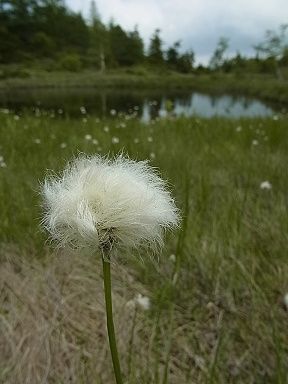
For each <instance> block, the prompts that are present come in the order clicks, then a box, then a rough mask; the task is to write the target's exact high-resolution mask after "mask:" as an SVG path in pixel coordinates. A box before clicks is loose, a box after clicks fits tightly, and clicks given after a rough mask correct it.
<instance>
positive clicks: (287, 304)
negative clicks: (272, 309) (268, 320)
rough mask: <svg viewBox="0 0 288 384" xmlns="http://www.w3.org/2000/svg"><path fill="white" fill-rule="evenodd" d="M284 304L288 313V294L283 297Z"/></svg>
mask: <svg viewBox="0 0 288 384" xmlns="http://www.w3.org/2000/svg"><path fill="white" fill-rule="evenodd" d="M283 304H284V306H285V309H286V310H287V311H288V293H286V294H285V295H284V297H283Z"/></svg>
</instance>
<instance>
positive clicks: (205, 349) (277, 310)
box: [0, 113, 288, 384]
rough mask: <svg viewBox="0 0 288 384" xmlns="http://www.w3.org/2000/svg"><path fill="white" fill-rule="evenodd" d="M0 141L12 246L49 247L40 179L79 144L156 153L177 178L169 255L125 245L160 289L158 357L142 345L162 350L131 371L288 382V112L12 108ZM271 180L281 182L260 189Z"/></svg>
mask: <svg viewBox="0 0 288 384" xmlns="http://www.w3.org/2000/svg"><path fill="white" fill-rule="evenodd" d="M120 123H122V125H120ZM239 126H241V130H240V131H239V129H238V130H237V129H236V128H237V127H239ZM104 127H109V131H108V132H105V130H104ZM85 135H91V136H92V138H93V139H97V140H98V142H99V144H93V142H92V140H87V139H86V138H85ZM112 137H118V138H119V143H117V144H112ZM135 138H138V139H139V143H138V144H136V143H134V140H135ZM151 138H152V139H153V141H151ZM35 140H36V142H35ZM253 140H257V143H258V144H257V145H253ZM0 143H1V146H0V155H1V156H3V158H4V161H5V163H6V165H7V166H6V167H2V168H0V233H1V238H0V241H1V245H2V252H3V254H4V249H5V247H7V246H13V247H14V248H15V249H17V252H18V253H20V255H21V254H23V255H24V254H25V255H29V254H31V258H35V257H37V258H38V259H41V255H43V253H44V252H46V249H47V246H48V245H47V243H45V240H46V234H44V233H43V232H42V231H41V230H40V227H39V220H40V217H41V208H40V204H41V198H40V195H39V183H40V182H41V181H43V178H44V176H45V174H46V172H47V169H48V170H49V169H50V170H54V171H59V170H61V169H62V167H63V165H64V164H65V163H66V162H67V161H68V160H69V159H71V157H72V156H74V155H77V153H79V152H84V153H87V154H94V153H100V154H107V153H110V154H111V155H113V154H115V153H118V152H119V151H120V150H124V152H126V153H128V154H129V155H130V156H131V157H133V158H135V159H138V160H142V159H146V158H151V157H152V159H151V163H152V164H153V165H155V166H156V167H158V168H159V169H160V171H161V175H162V176H163V177H164V178H165V179H167V180H168V181H169V183H170V186H171V189H172V191H173V194H174V196H175V198H176V200H177V204H178V206H179V207H180V208H181V210H182V212H183V227H182V230H180V231H179V233H177V234H168V236H167V242H166V247H165V249H164V251H163V253H162V255H161V257H160V260H159V262H158V261H155V260H154V259H153V258H152V259H151V258H149V257H148V258H147V257H146V256H145V254H143V255H142V259H144V260H145V261H144V262H143V261H141V259H139V258H138V257H137V258H135V257H129V255H128V256H126V257H124V256H123V263H126V264H127V268H129V269H131V270H133V271H134V273H135V279H136V280H137V281H138V282H139V284H141V286H143V287H145V290H146V291H147V292H148V293H149V296H150V297H151V301H152V307H151V310H150V311H148V312H147V314H145V317H146V318H145V319H144V320H143V324H142V325H143V328H145V327H148V329H149V338H150V339H149V340H150V341H149V342H151V343H152V346H153V348H152V349H153V358H152V357H151V356H152V355H149V356H148V352H149V351H148V348H147V351H146V350H145V351H143V352H145V353H146V352H147V361H148V360H149V359H151V361H150V360H149V364H148V365H149V367H150V368H149V372H148V371H147V372H146V371H145V369H144V368H145V367H146V362H145V364H144V362H143V361H138V360H137V353H136V354H135V356H134V355H132V361H130V363H129V364H130V366H132V368H131V372H132V373H131V375H130V376H131V380H130V381H129V383H131V384H132V383H134V382H135V383H136V378H135V381H133V372H134V370H135V369H136V368H135V367H136V366H138V367H139V366H141V367H142V368H143V371H142V378H141V380H140V382H141V383H157V384H158V383H159V384H160V383H161V384H165V383H170V382H171V383H201V384H202V383H207V384H208V383H259V384H260V383H277V384H280V383H281V384H284V383H287V369H288V360H287V354H288V346H287V312H285V310H284V308H283V305H282V300H283V296H284V294H285V293H286V292H288V285H287V276H288V264H287V251H286V250H287V240H288V220H287V208H288V194H287V190H288V172H287V163H288V151H287V143H288V130H287V118H284V117H283V118H280V119H278V120H273V119H240V120H237V121H236V120H228V119H223V118H213V119H209V120H205V119H200V118H192V119H179V120H173V119H168V120H162V121H157V122H155V123H153V124H151V123H150V124H149V125H145V124H142V123H140V122H139V121H138V120H136V119H129V120H125V119H121V120H119V119H118V118H117V119H110V120H107V121H96V120H95V118H94V117H88V118H87V121H86V122H84V121H82V120H80V119H79V120H76V119H69V118H67V119H64V118H63V119H61V118H51V117H49V116H38V117H35V116H31V115H23V116H20V118H19V119H18V120H17V118H16V119H15V117H14V116H13V115H10V114H7V115H5V114H3V113H2V114H0ZM62 143H65V145H66V146H65V148H61V144H62ZM62 146H63V145H62ZM265 180H269V181H270V182H271V184H272V189H271V190H262V189H260V183H261V182H263V181H265ZM50 252H52V251H50ZM171 254H175V255H176V261H175V263H174V262H173V261H171V260H170V259H169V256H170V255H171ZM26 257H27V256H26ZM28 257H29V256H28ZM133 329H134V325H133ZM132 339H133V337H132ZM145 340H146V339H145ZM145 340H144V344H145ZM151 340H152V341H151ZM128 344H129V340H127V348H128V347H129V346H128ZM147 345H148V340H147ZM149 345H150V344H149ZM129 348H130V349H131V345H130V347H129ZM143 352H142V353H143ZM123 358H124V359H125V357H123ZM120 359H121V356H120ZM128 360H129V359H128ZM137 364H138V365H137ZM141 364H142V365H141ZM0 377H1V376H0ZM177 377H178V379H177ZM138 379H139V377H138ZM96 382H97V381H95V383H96ZM100 382H101V381H99V383H100ZM137 382H139V381H137Z"/></svg>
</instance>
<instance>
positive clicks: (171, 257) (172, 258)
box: [169, 253, 176, 263]
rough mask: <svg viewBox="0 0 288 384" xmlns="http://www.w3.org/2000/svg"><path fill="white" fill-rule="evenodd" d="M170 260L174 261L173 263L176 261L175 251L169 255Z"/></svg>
mask: <svg viewBox="0 0 288 384" xmlns="http://www.w3.org/2000/svg"><path fill="white" fill-rule="evenodd" d="M169 260H170V261H172V263H175V261H176V256H175V255H174V253H172V255H170V256H169Z"/></svg>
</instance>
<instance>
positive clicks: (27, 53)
mask: <svg viewBox="0 0 288 384" xmlns="http://www.w3.org/2000/svg"><path fill="white" fill-rule="evenodd" d="M286 32H287V25H283V26H280V29H279V31H276V32H275V31H267V33H266V36H265V39H264V40H263V42H262V43H260V44H258V46H255V52H256V55H255V57H254V58H246V57H243V56H242V55H241V54H240V53H238V54H236V56H235V57H233V58H229V59H228V58H227V57H226V53H227V49H228V47H229V41H228V39H225V38H220V40H219V42H218V44H217V46H216V48H215V51H214V53H213V54H212V56H211V60H210V62H209V64H208V66H206V67H204V66H202V65H199V66H198V67H195V54H194V52H193V50H190V51H186V52H183V51H182V49H181V41H176V42H175V43H174V44H173V45H172V46H170V47H168V48H167V49H164V48H163V46H164V42H163V40H162V38H161V31H160V30H159V29H156V30H155V32H154V33H153V35H152V36H151V38H150V42H149V46H148V49H147V50H145V47H144V42H143V38H142V37H141V36H140V33H139V31H138V29H137V27H135V28H134V30H132V31H125V30H124V29H123V28H122V27H121V26H120V25H118V24H116V23H114V22H113V21H110V22H109V23H108V24H107V25H105V24H104V23H103V22H102V20H101V17H100V15H99V12H98V10H97V6H96V4H95V1H94V0H92V1H91V5H90V13H89V20H85V19H84V18H83V16H82V15H81V13H76V12H73V11H71V10H70V9H69V8H68V7H67V6H66V5H65V3H64V0H0V64H9V63H26V64H27V62H28V63H29V62H32V61H34V62H35V61H37V60H40V61H41V63H42V64H43V63H46V64H45V65H46V68H47V69H51V70H53V69H66V70H72V71H78V70H81V69H82V68H93V69H97V70H99V71H105V69H106V68H117V67H129V66H135V65H143V64H144V65H147V66H151V67H154V68H158V69H160V70H161V69H162V68H164V67H165V68H168V69H171V70H174V71H177V72H181V73H191V72H195V71H199V72H201V71H202V72H207V71H209V72H210V71H223V72H233V71H239V72H241V71H247V70H248V71H252V72H272V71H274V72H275V73H277V76H278V77H281V76H282V74H281V68H282V67H283V65H284V66H287V64H288V48H287V47H288V45H287V39H286V38H287V36H286Z"/></svg>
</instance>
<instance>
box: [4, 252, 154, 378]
mask: <svg viewBox="0 0 288 384" xmlns="http://www.w3.org/2000/svg"><path fill="white" fill-rule="evenodd" d="M120 269H121V273H119V272H120ZM113 272H114V284H113V286H114V287H113V301H114V312H115V320H116V327H117V336H118V343H119V350H120V356H121V359H122V364H123V368H124V370H125V371H126V372H128V370H129V367H128V366H127V365H129V356H132V354H133V371H134V373H133V376H134V374H136V377H137V372H135V369H134V368H135V364H136V365H137V361H141V360H142V361H144V360H143V359H144V355H146V354H147V352H148V350H149V346H148V344H147V343H148V340H149V327H148V322H147V321H146V320H145V319H144V313H141V311H137V316H136V322H134V320H133V319H135V316H134V314H135V309H133V308H131V306H130V305H127V302H128V301H129V299H131V297H132V295H134V294H135V293H137V292H142V293H145V291H144V292H143V289H142V287H140V286H139V285H138V284H137V283H136V282H134V279H133V276H131V275H129V274H128V273H127V272H126V271H125V270H123V268H121V267H120V266H119V265H114V266H113ZM102 285H103V283H102V278H101V264H100V263H99V262H97V261H95V259H92V258H91V257H90V258H89V257H86V258H85V257H82V258H80V257H78V256H77V255H65V254H60V255H58V256H52V257H50V260H48V259H47V262H46V265H45V264H43V263H39V262H37V261H35V260H33V262H28V261H27V259H25V258H21V257H19V256H18V257H17V256H15V255H13V256H11V254H10V255H9V254H8V256H7V253H6V256H5V260H4V261H2V263H1V264H0V292H1V296H0V299H1V303H0V305H1V312H0V354H1V363H0V381H1V383H5V384H6V383H7V384H8V383H9V384H12V383H13V384H16V383H17V384H18V383H19V384H20V383H21V384H24V383H27V384H28V383H29V384H34V383H35V384H36V383H37V384H38V383H48V382H49V383H57V384H60V383H102V382H103V383H113V382H114V379H113V373H112V368H111V360H110V355H109V351H108V346H107V338H106V320H105V312H104V303H103V286H102ZM131 286H133V290H132V289H131ZM133 322H134V332H133V334H134V336H133V337H134V340H133V344H134V349H133V350H132V352H131V350H130V349H131V347H130V343H129V340H130V339H131V334H132V332H131V330H132V329H133ZM145 340H146V341H145ZM136 346H137V347H136ZM141 370H142V369H141ZM138 373H139V374H141V372H138Z"/></svg>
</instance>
